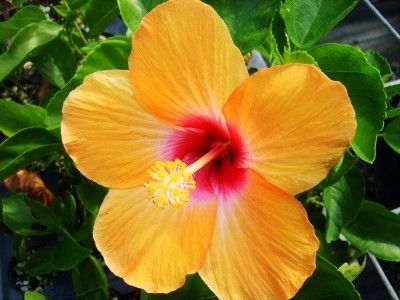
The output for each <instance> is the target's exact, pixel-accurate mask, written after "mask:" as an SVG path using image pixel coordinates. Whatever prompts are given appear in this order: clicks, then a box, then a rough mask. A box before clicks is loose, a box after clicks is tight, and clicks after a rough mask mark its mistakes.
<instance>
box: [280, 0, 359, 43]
mask: <svg viewBox="0 0 400 300" xmlns="http://www.w3.org/2000/svg"><path fill="white" fill-rule="evenodd" d="M357 2H358V0H335V1H332V0H302V1H298V0H286V1H285V2H284V4H283V7H282V10H281V14H282V17H283V20H284V21H285V25H286V30H287V33H288V35H289V38H290V40H291V41H292V42H293V43H294V44H295V45H296V46H298V47H300V48H306V47H310V46H312V45H314V44H315V43H316V42H317V41H318V40H319V39H320V38H322V37H323V36H324V35H325V34H327V33H328V32H329V31H330V30H331V29H332V28H333V27H334V26H335V25H336V24H337V23H338V22H339V21H340V20H342V19H343V18H344V17H345V16H346V15H347V14H348V13H349V12H350V11H351V10H352V9H353V8H354V6H355V5H356V4H357Z"/></svg>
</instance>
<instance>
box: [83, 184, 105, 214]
mask: <svg viewBox="0 0 400 300" xmlns="http://www.w3.org/2000/svg"><path fill="white" fill-rule="evenodd" d="M107 192H108V189H107V188H105V187H102V186H100V185H98V184H96V183H94V182H85V183H81V184H80V185H78V186H77V187H76V193H77V194H78V197H79V200H80V201H81V202H82V204H83V206H84V207H85V209H86V210H88V211H89V212H91V213H92V214H94V215H97V211H98V210H99V207H100V205H101V203H102V202H103V199H104V197H105V196H106V195H107Z"/></svg>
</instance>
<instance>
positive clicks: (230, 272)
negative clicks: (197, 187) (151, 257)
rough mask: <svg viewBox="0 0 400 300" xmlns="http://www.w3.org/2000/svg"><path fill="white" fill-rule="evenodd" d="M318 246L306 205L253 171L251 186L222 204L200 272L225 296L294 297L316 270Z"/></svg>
mask: <svg viewBox="0 0 400 300" xmlns="http://www.w3.org/2000/svg"><path fill="white" fill-rule="evenodd" d="M318 246H319V242H318V239H317V238H316V237H315V234H314V229H313V227H312V225H311V224H310V223H309V221H308V219H307V215H306V212H305V210H304V208H303V206H302V205H301V203H300V202H298V201H297V200H296V199H294V198H293V197H292V196H290V195H289V194H287V193H286V192H283V191H282V190H280V189H278V188H276V187H275V186H273V185H271V184H270V183H268V182H267V181H265V179H264V178H262V177H261V176H260V175H258V174H257V173H255V172H254V171H252V170H249V171H248V182H247V187H246V188H245V189H244V190H243V191H241V192H240V193H239V194H238V195H236V196H234V197H232V198H231V199H226V201H223V202H220V203H219V204H218V209H217V218H216V224H215V230H214V237H213V240H212V243H211V248H210V251H209V253H208V255H207V258H206V260H205V262H204V264H203V266H202V268H201V270H200V272H199V274H200V276H201V277H202V279H203V280H204V281H205V282H206V284H207V285H208V286H209V287H210V288H211V289H212V290H213V292H214V293H215V294H216V295H217V297H219V298H221V299H274V300H278V299H289V298H291V297H293V296H294V295H295V294H296V292H297V291H298V290H299V288H300V287H301V286H302V284H303V283H304V281H305V280H306V279H307V278H308V277H309V276H310V275H311V274H312V273H313V271H314V269H315V260H316V251H317V249H318Z"/></svg>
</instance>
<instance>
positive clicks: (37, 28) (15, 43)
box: [0, 21, 62, 82]
mask: <svg viewBox="0 0 400 300" xmlns="http://www.w3.org/2000/svg"><path fill="white" fill-rule="evenodd" d="M61 29H62V27H61V26H60V25H58V24H56V23H54V22H51V21H41V22H38V23H31V24H29V25H27V26H25V27H24V28H22V29H21V30H19V31H18V33H17V34H16V35H15V37H14V39H13V40H12V43H11V44H10V47H9V48H8V50H7V51H6V52H5V53H3V54H2V55H0V65H1V68H0V82H1V81H3V80H4V79H5V78H6V77H7V76H8V75H9V74H10V73H11V72H12V71H13V70H14V69H15V68H16V67H17V66H19V65H20V64H21V63H22V62H23V61H24V60H25V59H27V58H28V56H29V55H32V51H34V50H37V49H38V48H39V47H41V46H44V45H46V44H48V43H49V42H51V41H52V40H54V39H55V38H56V37H57V36H58V34H59V33H60V31H61Z"/></svg>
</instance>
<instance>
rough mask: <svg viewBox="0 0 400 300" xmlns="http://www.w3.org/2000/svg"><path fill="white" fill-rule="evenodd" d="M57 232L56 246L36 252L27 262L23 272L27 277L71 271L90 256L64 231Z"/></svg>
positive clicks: (86, 250) (87, 251)
mask: <svg viewBox="0 0 400 300" xmlns="http://www.w3.org/2000/svg"><path fill="white" fill-rule="evenodd" d="M58 232H59V233H60V234H61V240H60V241H59V242H58V243H57V244H55V245H51V246H46V247H44V248H41V249H39V250H37V251H36V252H35V253H33V254H32V256H31V257H30V258H29V259H28V260H27V262H26V265H25V271H26V272H27V273H28V274H29V275H32V276H37V275H42V274H46V273H50V272H53V271H55V270H60V271H66V270H71V269H73V268H75V267H76V266H77V265H78V264H80V263H81V262H82V261H83V260H84V259H85V258H87V257H88V256H89V255H90V253H91V251H90V250H89V249H87V248H85V247H82V246H81V245H79V244H78V242H77V241H76V240H75V239H74V238H73V237H72V236H71V235H70V234H69V233H68V232H67V231H66V230H64V229H63V228H59V231H58Z"/></svg>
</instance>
